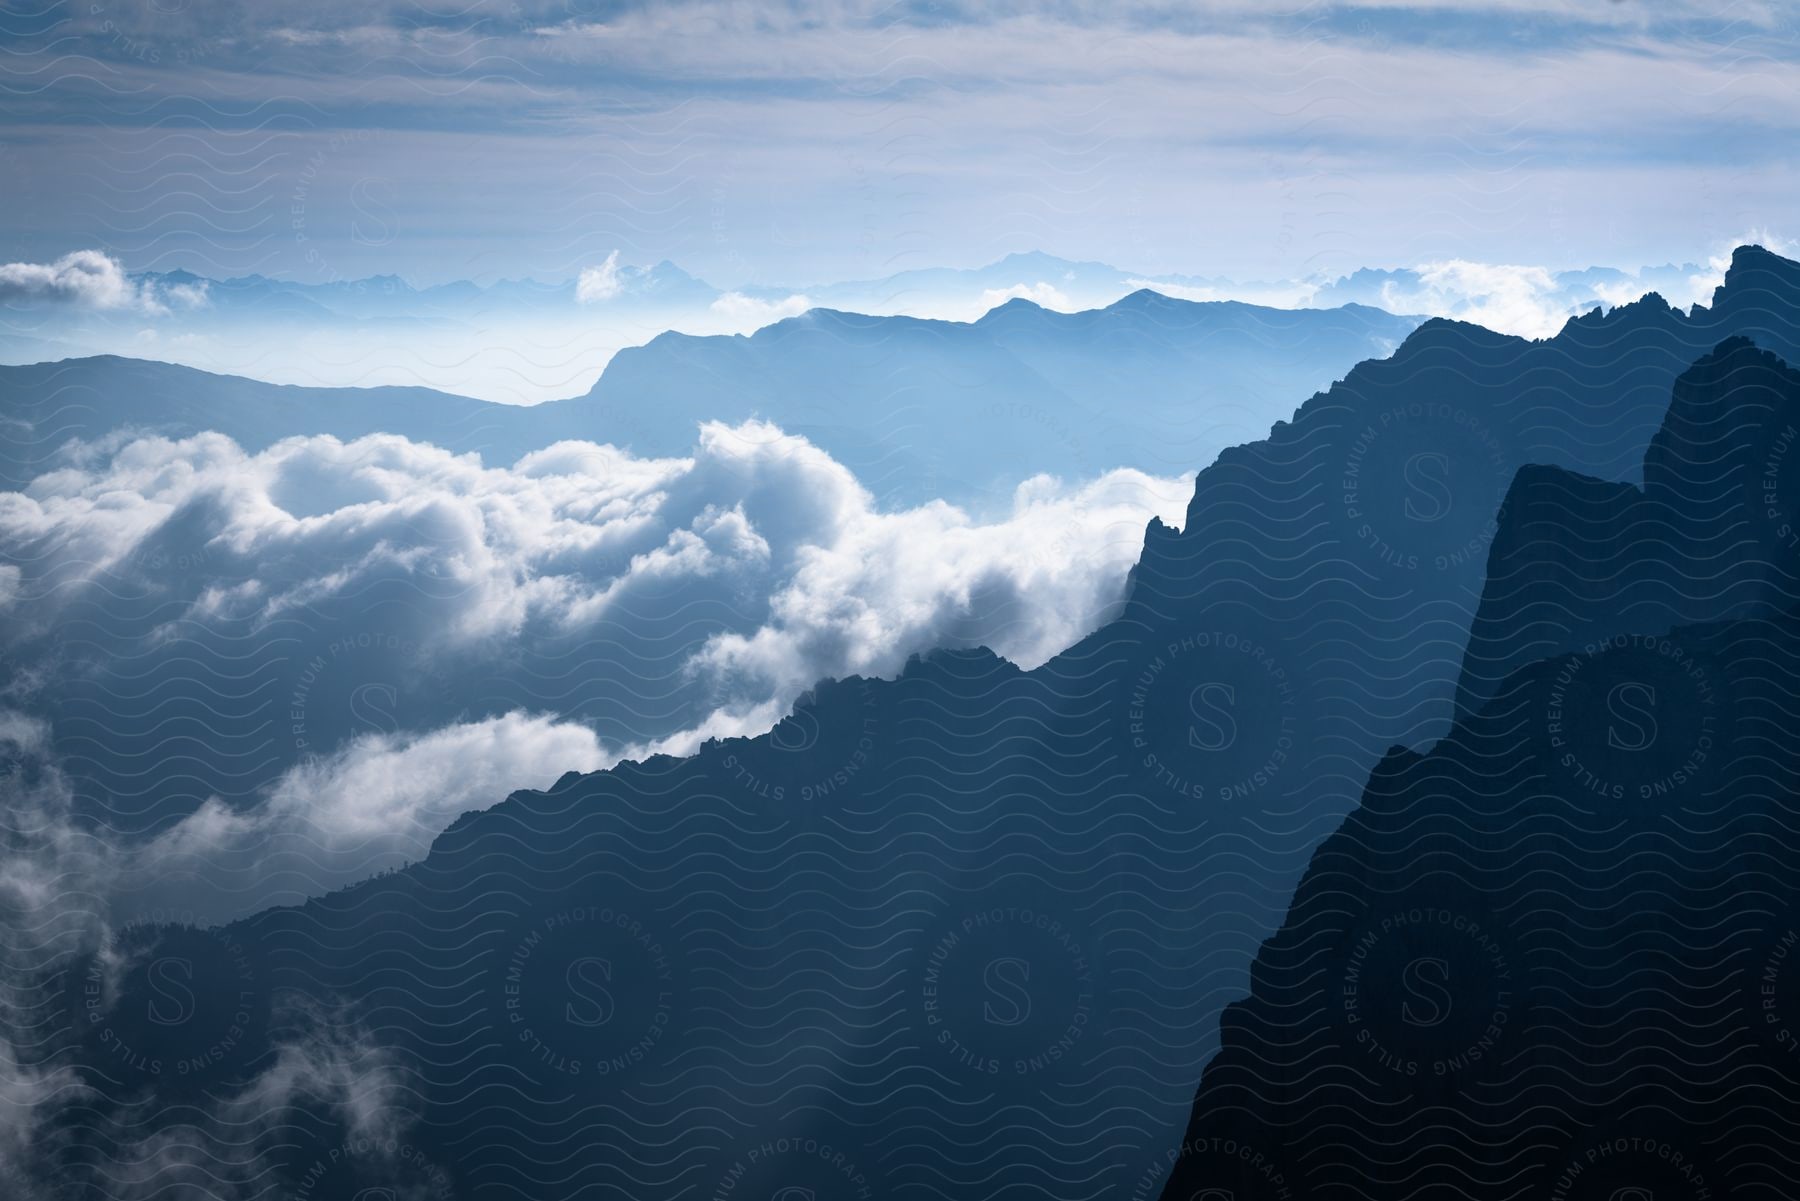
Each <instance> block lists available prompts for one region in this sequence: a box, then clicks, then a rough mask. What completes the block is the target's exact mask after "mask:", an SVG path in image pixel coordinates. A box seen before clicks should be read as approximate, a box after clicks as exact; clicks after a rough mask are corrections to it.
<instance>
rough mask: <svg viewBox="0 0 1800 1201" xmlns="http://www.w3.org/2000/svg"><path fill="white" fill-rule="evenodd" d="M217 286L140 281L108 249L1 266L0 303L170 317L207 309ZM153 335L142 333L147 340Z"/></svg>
mask: <svg viewBox="0 0 1800 1201" xmlns="http://www.w3.org/2000/svg"><path fill="white" fill-rule="evenodd" d="M211 299H212V296H211V284H210V283H209V282H208V281H206V280H198V281H196V282H193V283H177V284H166V285H164V284H158V283H155V282H153V281H149V280H143V281H140V280H135V279H133V278H131V276H130V275H129V274H128V273H127V272H126V270H125V267H124V265H123V264H122V263H120V262H119V260H118V259H116V258H114V257H113V256H111V255H109V254H107V253H106V252H105V251H102V250H77V251H74V252H73V253H70V254H65V255H63V256H62V257H61V258H60V259H57V260H56V261H55V262H53V263H0V301H23V302H31V301H44V302H47V303H50V304H60V305H68V306H69V307H71V308H76V309H86V310H98V311H114V312H126V313H139V314H145V315H148V316H153V317H162V316H167V315H168V314H169V312H170V311H171V310H172V309H183V310H193V309H200V308H205V307H206V306H207V305H208V304H209V303H210V302H211ZM145 334H149V335H150V338H151V339H154V338H155V332H154V331H151V330H142V331H139V336H140V337H142V336H143V335H145Z"/></svg>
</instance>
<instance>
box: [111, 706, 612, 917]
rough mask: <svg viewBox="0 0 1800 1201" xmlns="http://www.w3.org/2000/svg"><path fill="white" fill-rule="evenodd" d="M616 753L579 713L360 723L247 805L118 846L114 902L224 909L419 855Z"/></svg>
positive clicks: (332, 883) (243, 908)
mask: <svg viewBox="0 0 1800 1201" xmlns="http://www.w3.org/2000/svg"><path fill="white" fill-rule="evenodd" d="M616 761H617V756H616V755H611V754H608V753H607V752H605V751H604V750H603V749H602V748H601V746H600V743H599V739H598V738H596V737H595V735H594V732H593V731H592V730H590V729H589V728H588V727H586V726H584V725H581V724H580V723H578V722H571V721H558V720H556V719H554V718H550V717H547V716H542V715H532V714H527V713H521V712H511V713H505V714H502V715H500V716H498V717H492V718H487V719H485V720H482V721H472V722H461V723H457V724H454V725H449V726H444V727H442V728H439V729H435V730H430V731H427V732H423V733H412V732H403V733H394V734H376V733H370V734H364V735H360V736H358V737H356V738H354V739H353V740H352V741H351V742H350V743H349V744H348V745H346V746H344V747H342V748H340V749H338V750H337V751H335V752H333V753H331V754H326V755H320V756H315V757H311V758H308V759H305V760H303V761H302V762H300V763H298V764H296V765H295V766H294V767H292V768H290V769H289V770H288V771H287V772H285V773H283V775H282V776H281V777H280V778H279V779H278V780H277V781H276V782H275V783H274V784H273V785H272V786H270V787H269V788H267V789H265V790H264V792H263V795H262V796H261V797H260V798H258V803H257V804H256V805H255V806H254V807H250V808H244V809H233V808H232V807H231V806H229V805H227V804H226V803H225V802H223V801H221V800H220V799H219V798H217V797H213V798H210V799H208V800H207V801H206V802H205V803H204V804H202V805H201V806H200V807H199V808H198V809H196V810H195V811H194V812H192V813H191V814H189V815H188V816H187V817H186V818H184V819H182V820H181V821H180V822H178V823H177V824H175V825H174V826H172V827H171V828H169V829H168V830H166V831H164V832H163V833H161V834H159V835H158V836H157V837H156V838H155V839H154V840H152V841H150V842H148V843H145V844H141V845H138V846H135V847H132V848H130V850H129V851H128V852H126V853H124V854H122V855H121V856H120V868H119V871H118V873H117V882H116V885H115V902H116V903H120V904H124V905H127V906H128V907H130V908H133V909H136V910H140V911H149V910H156V909H168V910H175V909H180V910H182V911H185V912H190V913H194V914H196V915H197V916H199V917H200V918H203V919H209V920H227V919H230V918H233V917H237V916H240V915H242V914H246V913H251V912H255V911H257V910H260V909H264V908H267V907H268V906H271V905H282V904H295V903H297V902H299V901H303V900H305V899H306V898H307V897H311V896H319V895H321V894H323V893H325V892H329V891H330V890H331V889H334V888H339V887H342V886H344V885H346V884H352V883H355V882H356V881H357V880H362V879H366V878H367V877H369V876H372V875H374V874H376V873H377V872H380V871H385V870H390V869H393V868H397V867H401V866H404V865H405V864H407V863H411V862H414V861H416V860H419V859H422V858H424V857H425V854H426V852H427V851H429V850H430V848H431V843H432V840H433V839H435V838H436V837H437V836H438V834H440V833H442V832H443V830H444V828H445V827H446V826H448V825H449V824H450V823H451V822H452V821H454V820H455V819H456V818H457V817H458V816H459V815H461V814H463V813H465V812H468V811H470V810H473V809H485V808H487V807H489V806H491V805H493V804H495V803H496V802H498V801H499V800H501V799H502V798H504V797H506V796H507V795H509V794H511V793H512V792H515V791H517V790H519V789H522V788H547V787H549V786H550V785H551V784H552V783H554V782H555V781H556V779H557V777H559V776H561V775H562V774H563V773H564V772H570V771H582V772H586V771H597V770H599V769H600V768H603V767H609V766H611V765H612V764H613V763H614V762H616Z"/></svg>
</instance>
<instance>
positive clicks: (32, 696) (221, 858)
mask: <svg viewBox="0 0 1800 1201" xmlns="http://www.w3.org/2000/svg"><path fill="white" fill-rule="evenodd" d="M1191 487H1192V485H1191V482H1190V481H1189V480H1188V479H1186V478H1172V479H1162V478H1157V477H1151V476H1147V475H1144V474H1142V473H1140V472H1136V471H1127V470H1119V471H1113V472H1109V473H1106V474H1105V475H1103V476H1101V477H1099V478H1097V479H1093V480H1087V481H1080V482H1064V481H1060V480H1056V479H1051V478H1048V477H1038V478H1035V479H1033V480H1030V481H1027V482H1026V483H1025V484H1023V485H1021V486H1020V487H1019V488H1018V490H1017V492H1016V493H1015V495H1014V497H1013V499H1012V504H1011V507H1010V509H1009V510H1007V511H1005V512H1002V513H999V514H996V515H994V516H992V517H990V518H986V519H978V518H976V517H974V516H972V515H970V514H969V513H967V512H964V511H963V510H961V509H959V508H957V507H955V506H952V505H949V504H945V503H942V502H934V503H931V504H927V505H923V506H920V507H918V508H914V509H909V510H904V511H899V512H884V511H882V510H881V509H880V508H879V507H878V506H877V505H876V504H875V502H874V499H873V498H872V497H871V495H870V494H869V492H868V491H867V490H866V489H865V488H864V487H863V486H862V485H861V483H860V482H859V481H858V480H857V479H856V478H855V476H854V475H853V474H852V473H851V472H850V471H849V470H848V469H846V468H845V467H844V466H843V465H841V464H839V463H838V462H836V461H835V460H834V459H832V458H831V456H830V455H828V454H826V453H825V452H824V451H822V450H820V449H819V448H818V447H816V446H814V445H813V444H811V443H810V442H808V441H807V440H805V439H804V438H800V437H796V436H793V435H790V434H787V433H785V432H784V431H782V430H781V429H779V428H777V427H775V426H773V425H770V424H768V423H766V422H760V421H747V422H744V423H742V424H739V425H724V424H719V423H707V424H705V425H702V426H701V427H700V429H699V431H698V437H697V441H696V444H695V446H694V450H693V453H692V455H691V456H689V457H686V458H679V459H675V458H671V459H649V458H638V457H636V456H634V455H631V454H629V453H627V452H625V451H622V450H619V449H617V448H615V447H611V446H604V445H597V444H593V443H586V442H564V443H559V444H557V445H554V446H551V447H548V448H545V449H544V450H541V451H537V452H534V453H532V454H529V455H526V456H524V457H522V458H521V459H519V460H518V461H517V462H516V463H514V464H512V465H511V466H510V467H494V466H488V465H486V464H483V463H482V462H481V461H480V459H479V458H478V457H476V456H474V455H454V454H451V453H449V452H446V451H444V450H441V449H439V448H437V447H433V446H429V445H425V444H421V443H415V442H411V441H408V440H407V439H405V438H401V437H397V436H393V435H376V436H372V437H368V438H363V439H360V440H357V441H354V442H348V443H346V442H340V441H338V440H337V439H334V438H330V437H314V438H295V439H289V440H287V441H284V442H280V443H277V444H276V445H274V446H271V447H269V448H268V449H267V450H264V451H262V452H260V453H256V454H250V453H246V452H245V451H244V450H243V449H242V448H240V447H239V446H237V445H236V444H235V443H234V442H232V441H231V440H230V439H229V438H226V437H224V436H222V435H219V434H202V435H198V436H196V437H192V438H187V439H183V440H179V441H173V440H168V439H163V438H154V437H140V436H134V435H131V434H129V433H120V434H117V435H114V436H111V437H109V438H106V439H103V440H101V441H99V442H96V443H92V444H88V445H82V446H77V447H75V448H74V449H72V450H71V451H70V452H69V453H68V454H67V456H66V457H65V458H64V459H63V460H62V461H61V464H60V466H59V467H58V469H57V470H53V471H50V472H48V473H46V474H44V475H42V476H40V477H39V478H38V479H37V480H35V481H34V482H33V483H32V484H31V485H30V487H29V488H28V489H27V491H25V492H23V493H5V494H0V556H4V558H5V559H6V560H7V561H8V563H9V565H15V566H16V567H17V569H18V571H17V575H16V576H12V575H10V574H9V576H8V578H7V580H6V581H5V582H6V583H7V585H8V587H9V588H10V595H11V598H12V601H11V605H10V607H9V608H8V610H7V615H8V621H7V623H6V624H5V626H4V630H3V632H0V650H4V651H5V652H6V653H7V654H8V656H9V658H11V659H12V660H13V661H14V662H15V663H17V664H19V665H20V670H19V671H18V672H16V673H15V675H14V677H13V683H12V685H11V687H12V689H13V691H14V693H15V696H14V697H13V703H14V704H16V705H20V706H28V707H29V708H30V711H31V712H33V713H36V714H40V715H48V714H56V715H57V722H58V725H57V727H56V729H55V731H54V733H56V734H57V735H58V736H59V737H62V738H66V739H67V740H68V741H69V742H70V743H71V744H72V745H74V746H79V747H83V748H88V749H87V750H84V751H83V752H82V753H81V756H80V758H81V760H82V763H83V765H84V769H83V770H84V771H85V772H86V773H87V775H85V776H83V777H82V780H81V781H79V782H78V783H80V784H81V787H82V789H84V791H83V793H82V795H83V796H87V797H90V798H91V800H90V801H89V803H90V804H92V805H94V806H99V807H101V809H100V811H99V812H98V813H97V814H95V816H97V817H98V818H99V820H100V821H101V822H103V823H105V824H109V825H112V826H115V827H119V828H136V829H146V828H148V827H151V826H153V827H154V829H155V830H157V831H160V833H157V834H155V835H154V836H153V837H151V836H149V835H146V837H148V838H149V841H148V842H147V843H145V842H141V841H140V842H139V843H137V844H134V845H133V847H132V857H131V858H130V859H129V860H128V861H127V862H125V863H124V864H123V866H122V867H120V869H119V870H118V871H117V873H116V875H117V876H118V880H117V881H116V883H115V886H114V891H115V892H121V891H122V892H124V893H126V894H129V895H130V896H131V897H133V898H135V902H134V903H136V904H137V905H139V906H140V907H141V906H146V905H152V904H159V903H171V904H172V903H174V898H176V897H178V896H190V897H191V896H195V895H198V893H199V892H200V891H205V892H207V893H208V894H209V895H210V897H211V900H209V901H208V902H207V903H208V905H209V906H210V908H209V909H208V913H209V914H211V915H214V916H224V915H227V914H233V913H241V912H244V911H246V910H249V909H253V908H256V907H257V906H258V905H259V904H262V903H267V902H268V901H270V900H271V899H281V900H297V899H299V898H300V897H302V896H305V895H310V894H316V893H318V892H321V891H324V890H326V889H328V888H330V887H333V886H336V885H339V884H343V883H347V882H349V881H351V880H354V879H356V878H359V877H360V876H363V875H367V874H369V873H370V872H372V871H374V870H377V869H379V868H382V867H387V866H392V865H394V864H397V863H399V862H401V861H404V860H407V859H412V858H417V857H418V856H419V855H420V854H422V852H423V850H424V849H425V848H426V847H427V846H428V845H429V842H430V839H431V838H432V836H433V835H434V834H435V833H437V832H438V831H439V830H441V829H442V828H443V826H444V825H445V824H446V823H447V822H448V821H450V820H451V819H452V818H454V817H455V816H456V814H458V813H460V812H462V811H463V810H466V809H473V808H480V807H484V806H487V805H490V804H493V803H495V802H497V801H498V800H500V799H501V798H502V797H504V796H505V794H506V793H507V792H508V791H510V790H511V789H514V788H518V787H522V786H533V785H536V786H542V785H547V784H548V783H550V782H551V781H553V780H554V779H555V777H556V776H558V775H560V774H561V773H562V772H564V771H569V770H592V769H594V768H598V767H601V766H604V765H606V764H608V763H610V762H613V761H614V760H615V759H616V758H617V757H618V756H619V755H620V754H622V753H624V752H625V751H626V750H628V749H632V748H639V747H643V746H647V745H653V744H654V745H661V746H664V747H665V748H667V749H680V748H684V747H685V748H691V747H692V746H694V745H696V744H697V743H698V742H699V741H700V740H702V739H703V738H704V737H706V736H708V735H716V734H721V733H754V732H757V731H759V730H761V729H766V728H768V727H769V726H770V725H772V724H773V723H774V722H775V721H776V720H778V719H779V718H780V717H781V716H782V715H783V714H784V713H785V712H786V711H787V710H788V708H789V707H790V706H791V705H792V703H793V701H794V700H795V698H796V697H797V696H798V695H799V694H800V693H801V692H803V691H804V690H805V689H807V688H809V687H810V686H811V685H813V684H814V683H816V682H817V681H818V680H820V679H822V678H827V677H841V676H845V675H849V674H852V673H861V674H877V675H879V674H891V673H893V672H896V671H898V670H899V669H900V667H901V666H902V665H903V664H904V662H905V660H906V658H907V656H909V655H911V654H913V653H917V652H921V651H925V650H929V649H931V648H933V647H938V646H974V645H986V646H989V647H992V648H993V649H994V650H996V651H997V652H999V653H1000V654H1003V655H1006V656H1008V657H1010V658H1013V659H1014V660H1016V661H1018V662H1020V663H1021V664H1024V665H1026V666H1030V665H1033V664H1035V663H1038V662H1041V661H1042V660H1043V659H1044V658H1046V657H1048V656H1049V655H1051V654H1053V653H1055V652H1056V651H1058V650H1060V649H1061V648H1062V647H1064V646H1066V645H1068V644H1069V643H1071V642H1073V641H1075V640H1076V639H1078V638H1080V637H1081V636H1082V635H1083V634H1085V633H1086V632H1088V631H1089V630H1091V629H1093V628H1094V627H1095V626H1097V625H1098V624H1099V623H1100V622H1101V621H1102V620H1103V619H1104V618H1105V617H1106V616H1107V615H1108V614H1110V613H1111V612H1112V611H1113V610H1114V607H1115V606H1116V605H1117V604H1118V602H1119V601H1120V599H1121V598H1122V596H1123V591H1124V582H1125V578H1126V573H1127V572H1128V570H1129V569H1130V567H1131V565H1132V564H1133V563H1134V562H1135V561H1136V559H1137V556H1138V553H1139V551H1140V549H1141V547H1142V540H1143V530H1144V527H1145V524H1146V523H1147V522H1148V520H1149V518H1150V517H1151V516H1153V515H1154V516H1159V517H1161V518H1162V519H1163V520H1164V521H1165V522H1169V523H1176V522H1178V521H1179V520H1180V519H1181V517H1182V514H1183V511H1184V508H1185V505H1186V501H1187V499H1188V496H1189V494H1190V492H1191ZM101 600H104V604H99V603H98V602H99V601H101ZM75 614H79V615H80V617H79V622H78V625H79V628H80V630H81V636H80V638H79V639H74V640H70V641H68V642H66V643H65V642H62V641H59V639H58V637H57V634H58V632H59V631H61V630H63V629H67V628H70V624H71V621H72V619H73V618H72V615H75ZM146 674H150V675H153V676H154V678H156V679H157V680H158V688H157V691H156V695H155V697H153V698H151V699H150V700H149V701H148V702H146V703H125V701H121V703H120V704H118V705H117V706H104V705H102V706H95V705H92V704H87V705H84V706H78V708H79V712H73V711H71V709H70V705H69V703H68V695H73V694H72V693H70V691H69V690H71V689H73V690H76V691H80V690H81V689H89V690H90V691H88V692H83V693H82V695H98V696H105V695H108V690H112V691H114V692H116V693H117V694H119V695H120V696H122V697H125V698H130V697H132V696H135V695H137V694H139V693H141V692H142V687H141V684H140V683H138V682H137V681H139V680H141V679H142V678H144V677H145V676H146ZM222 679H224V680H228V681H241V684H233V685H232V687H233V688H235V689H236V690H237V692H238V693H241V694H242V695H243V696H246V697H248V696H252V695H253V696H254V697H256V698H259V699H260V701H261V707H260V708H258V707H256V705H254V704H252V703H251V702H250V701H248V700H245V701H238V702H233V703H232V704H229V705H224V706H223V707H222V705H221V701H220V698H219V695H218V693H217V688H218V687H220V681H221V680H222ZM92 690H99V691H97V692H96V691H92ZM65 694H68V695H65ZM553 715H554V716H553ZM32 720H35V721H38V722H39V723H40V724H39V725H38V726H33V727H31V729H32V730H33V731H34V734H33V737H34V738H36V739H38V741H39V742H42V743H45V744H46V745H48V743H49V741H54V740H53V739H51V734H52V732H53V731H52V730H51V728H50V727H49V726H48V725H47V724H43V723H44V720H45V719H43V718H34V719H32ZM169 738H178V739H180V740H181V743H182V745H183V746H184V747H188V748H189V750H187V751H185V752H184V754H186V755H188V756H189V759H188V760H184V764H185V766H184V769H183V771H182V772H180V773H159V772H154V771H153V772H151V773H149V774H147V775H146V774H145V772H144V770H143V765H144V764H145V763H147V762H148V763H154V762H156V761H157V756H158V755H159V754H160V752H158V751H157V750H156V748H157V747H158V746H159V745H162V744H163V743H164V742H165V741H166V740H167V739H169ZM109 756H117V760H116V764H115V762H114V760H113V759H111V758H109ZM243 765H256V770H257V771H258V772H260V773H261V774H260V775H258V776H256V777H254V778H251V777H247V776H246V773H245V769H244V766H243ZM110 772H116V773H117V775H116V776H113V775H109V774H108V773H110ZM165 775H168V776H169V777H170V778H169V779H168V782H166V783H165V782H164V776H165ZM196 780H198V781H200V782H201V783H200V784H198V785H197V784H196V783H195V781H196ZM119 794H124V795H128V796H129V797H130V798H131V803H132V806H133V808H132V809H131V811H130V812H129V813H119V812H115V811H113V810H112V809H110V808H106V806H110V805H111V804H112V801H111V799H110V798H112V797H113V796H115V795H119ZM201 885H204V888H200V887H199V886H201ZM43 887H44V888H45V889H46V890H47V889H48V888H49V885H48V884H46V885H44V886H43ZM184 903H186V904H189V905H192V904H194V902H192V901H188V902H184Z"/></svg>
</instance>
